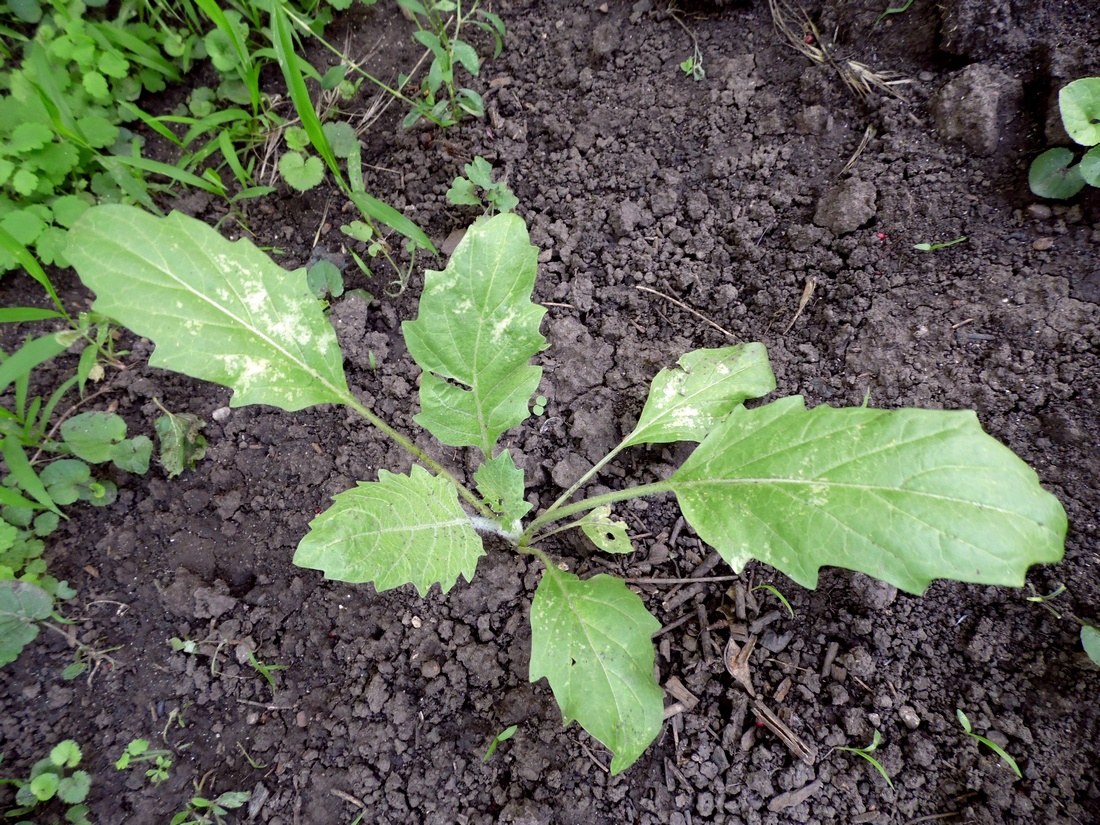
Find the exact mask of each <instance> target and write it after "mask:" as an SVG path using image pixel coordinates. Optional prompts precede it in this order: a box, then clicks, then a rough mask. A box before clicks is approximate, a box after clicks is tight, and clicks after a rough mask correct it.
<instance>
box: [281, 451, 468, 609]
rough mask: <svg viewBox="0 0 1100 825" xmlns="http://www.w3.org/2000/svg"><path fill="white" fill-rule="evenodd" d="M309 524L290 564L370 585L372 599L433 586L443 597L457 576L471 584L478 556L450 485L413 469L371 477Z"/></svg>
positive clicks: (337, 498) (343, 494) (420, 468)
mask: <svg viewBox="0 0 1100 825" xmlns="http://www.w3.org/2000/svg"><path fill="white" fill-rule="evenodd" d="M333 502H334V503H333V505H332V506H331V507H330V508H329V509H328V510H326V511H325V512H324V513H322V514H321V515H319V516H317V518H315V519H313V521H311V522H310V523H309V533H308V534H306V536H305V538H303V539H302V541H301V543H299V545H298V550H297V551H296V552H295V554H294V563H295V564H296V565H298V566H299V567H309V568H311V569H315V570H321V571H323V572H324V574H325V577H326V578H329V579H336V580H337V581H344V582H368V581H369V582H374V587H375V589H376V590H378V592H382V591H383V590H390V589H392V588H394V587H400V586H401V585H403V584H413V585H415V586H416V589H417V590H418V591H419V593H420V595H421V596H423V595H425V594H426V593H427V592H428V588H430V587H431V586H432V584H434V583H435V582H438V583H439V586H440V588H441V589H442V590H443V592H444V593H446V592H447V591H448V590H450V589H451V588H452V587H453V586H454V584H455V582H456V581H457V580H458V576H459V575H460V574H461V575H462V576H464V577H465V578H466V580H467V581H472V580H473V577H474V570H475V569H476V568H477V560H478V559H479V558H481V557H482V556H483V555H485V549H484V547H483V546H482V543H481V539H480V537H479V536H478V534H477V533H476V532H475V531H474V528H473V527H472V526H471V525H470V519H469V517H468V516H467V515H466V514H465V512H463V510H462V507H461V505H459V503H458V494H457V492H456V491H455V488H454V485H452V484H450V483H449V482H447V481H446V479H442V478H439V477H437V476H433V475H431V474H430V473H428V471H427V470H425V469H424V468H423V467H420V466H419V465H416V464H414V465H413V467H412V470H411V472H410V474H409V475H407V476H403V475H396V474H394V473H390V472H387V471H386V470H379V471H378V481H370V482H364V481H360V482H359V483H358V485H357V486H356V487H355V488H353V489H351V490H346V491H344V492H343V493H340V494H339V495H337V496H336V497H335V498H334V499H333Z"/></svg>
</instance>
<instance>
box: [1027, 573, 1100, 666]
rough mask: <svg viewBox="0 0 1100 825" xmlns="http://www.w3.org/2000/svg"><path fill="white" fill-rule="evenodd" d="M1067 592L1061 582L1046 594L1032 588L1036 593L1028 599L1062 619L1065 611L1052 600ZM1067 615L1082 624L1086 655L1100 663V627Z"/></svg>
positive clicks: (1083, 644)
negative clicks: (1055, 605)
mask: <svg viewBox="0 0 1100 825" xmlns="http://www.w3.org/2000/svg"><path fill="white" fill-rule="evenodd" d="M1029 586H1030V585H1029ZM1065 592H1066V586H1065V585H1064V584H1059V585H1058V586H1057V587H1056V588H1054V590H1052V591H1051V592H1050V593H1048V594H1047V595H1045V596H1041V595H1039V594H1037V593H1035V591H1034V588H1032V593H1035V594H1034V595H1032V596H1028V597H1027V600H1028V601H1029V602H1032V603H1033V604H1038V605H1041V606H1042V607H1043V609H1045V610H1046V611H1047V612H1049V613H1050V614H1051V615H1052V616H1054V618H1056V619H1061V618H1062V616H1063V613H1062V612H1059V611H1058V610H1057V609H1055V608H1054V606H1053V605H1052V604H1051V602H1052V601H1054V599H1056V598H1058V597H1059V596H1061V595H1062V594H1063V593H1065ZM1065 615H1067V616H1068V618H1070V619H1072V620H1073V621H1074V622H1076V623H1077V624H1079V625H1080V626H1081V647H1083V648H1084V650H1085V655H1087V656H1088V657H1089V658H1090V659H1091V660H1092V661H1093V663H1095V664H1097V665H1100V627H1097V626H1095V625H1093V624H1090V623H1089V622H1086V621H1085V620H1084V619H1082V618H1080V617H1079V616H1077V615H1075V614H1073V613H1070V612H1066V613H1065Z"/></svg>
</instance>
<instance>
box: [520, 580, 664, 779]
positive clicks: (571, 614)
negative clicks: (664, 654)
mask: <svg viewBox="0 0 1100 825" xmlns="http://www.w3.org/2000/svg"><path fill="white" fill-rule="evenodd" d="M660 628H661V623H660V622H658V621H657V620H656V619H655V618H653V616H651V615H650V614H649V612H648V611H647V610H646V609H645V606H644V605H643V604H642V600H641V599H640V598H638V596H637V595H636V594H635V593H634V592H633V591H631V590H630V589H629V588H627V586H626V585H625V584H623V582H622V581H620V580H619V579H616V578H613V577H611V576H606V575H602V574H601V575H598V576H594V577H593V578H591V579H586V580H584V581H581V579H579V578H577V577H576V576H574V575H573V574H572V573H565V572H562V571H560V570H557V569H556V568H554V567H547V568H546V571H545V573H543V577H542V581H541V582H539V586H538V590H537V591H536V592H535V598H534V601H533V602H532V603H531V670H530V678H531V681H532V682H534V681H536V680H538V679H541V678H542V677H543V676H545V677H546V679H547V681H549V682H550V688H551V689H552V690H553V691H554V698H555V699H556V700H557V702H558V707H560V708H561V712H562V721H563V723H564V724H566V725H568V724H569V723H570V722H572V721H574V720H576V721H577V722H579V723H580V725H581V727H583V728H584V729H585V730H586V731H588V732H589V733H590V734H591V735H592V736H594V737H595V738H596V739H598V740H599V741H601V742H602V743H603V744H604V745H606V746H607V747H608V748H610V749H611V751H612V752H613V753H614V755H615V756H614V758H613V759H612V761H611V772H612V773H613V774H617V773H619V772H621V771H624V770H626V769H627V768H629V767H630V766H631V765H633V764H634V762H636V761H637V759H638V757H639V756H641V755H642V753H643V752H644V751H645V749H646V748H647V747H649V744H650V743H651V742H652V741H653V740H654V739H655V738H656V737H657V734H658V733H660V731H661V724H662V722H663V720H664V693H663V692H662V690H661V688H660V686H659V685H658V684H657V682H656V680H655V679H654V676H653V659H654V655H653V639H652V637H653V634H654V633H656V632H657V631H658V630H660Z"/></svg>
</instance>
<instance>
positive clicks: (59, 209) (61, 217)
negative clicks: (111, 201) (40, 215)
mask: <svg viewBox="0 0 1100 825" xmlns="http://www.w3.org/2000/svg"><path fill="white" fill-rule="evenodd" d="M90 205H91V204H89V203H88V202H87V201H86V200H84V198H81V197H78V196H76V195H62V196H61V197H59V198H57V199H55V200H54V201H53V202H52V203H51V204H50V208H51V209H53V219H54V222H55V223H57V224H58V225H59V226H64V227H65V228H66V229H68V228H69V227H70V226H72V225H73V224H74V223H76V219H77V218H79V217H80V216H81V215H83V214H84V212H85V211H87V209H88V207H89V206H90Z"/></svg>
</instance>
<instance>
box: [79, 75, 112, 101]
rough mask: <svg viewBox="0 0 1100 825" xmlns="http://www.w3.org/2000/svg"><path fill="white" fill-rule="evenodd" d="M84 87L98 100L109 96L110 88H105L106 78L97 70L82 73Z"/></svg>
mask: <svg viewBox="0 0 1100 825" xmlns="http://www.w3.org/2000/svg"><path fill="white" fill-rule="evenodd" d="M84 89H85V91H87V92H88V94H90V95H91V96H92V97H94V98H96V99H98V100H105V99H106V98H108V97H110V96H111V92H110V89H108V88H107V78H105V77H104V76H103V75H101V74H100V73H99V72H88V73H87V74H86V75H84Z"/></svg>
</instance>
